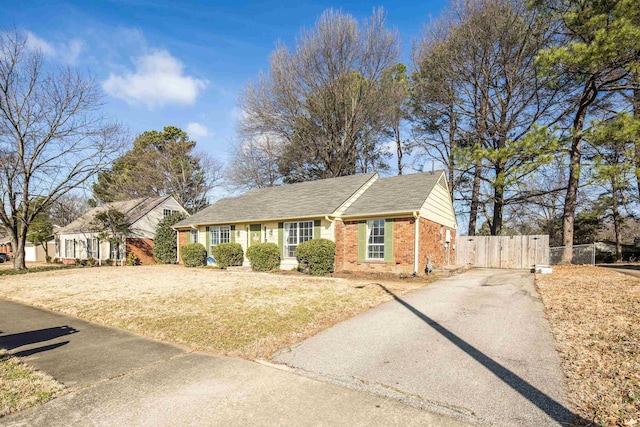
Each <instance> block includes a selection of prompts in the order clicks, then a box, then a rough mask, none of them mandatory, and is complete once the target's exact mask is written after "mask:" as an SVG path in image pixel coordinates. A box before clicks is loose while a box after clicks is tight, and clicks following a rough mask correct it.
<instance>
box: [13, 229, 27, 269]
mask: <svg viewBox="0 0 640 427" xmlns="http://www.w3.org/2000/svg"><path fill="white" fill-rule="evenodd" d="M15 240H16V241H15V242H14V238H13V237H12V238H11V244H12V245H13V247H14V248H15V251H14V252H13V269H14V270H26V269H27V265H26V264H25V260H24V247H25V245H26V243H27V232H26V230H19V231H18V235H17V238H16V239H15Z"/></svg>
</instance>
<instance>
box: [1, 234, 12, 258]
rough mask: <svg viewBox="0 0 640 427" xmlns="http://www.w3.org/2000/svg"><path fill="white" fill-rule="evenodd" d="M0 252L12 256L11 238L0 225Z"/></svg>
mask: <svg viewBox="0 0 640 427" xmlns="http://www.w3.org/2000/svg"><path fill="white" fill-rule="evenodd" d="M0 253H3V254H7V255H9V256H11V258H13V248H12V247H11V239H10V238H9V233H7V232H6V231H5V230H4V229H3V228H2V227H0Z"/></svg>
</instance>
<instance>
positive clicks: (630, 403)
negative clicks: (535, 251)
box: [536, 266, 640, 426]
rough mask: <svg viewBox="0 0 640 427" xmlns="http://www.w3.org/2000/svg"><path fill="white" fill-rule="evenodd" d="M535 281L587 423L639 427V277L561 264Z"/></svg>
mask: <svg viewBox="0 0 640 427" xmlns="http://www.w3.org/2000/svg"><path fill="white" fill-rule="evenodd" d="M536 284H537V287H538V291H539V293H540V295H541V297H542V301H543V302H544V305H545V307H546V312H547V316H548V318H549V321H550V322H551V326H552V329H553V333H554V335H555V338H556V342H557V346H558V351H559V352H560V355H561V357H562V364H563V368H564V371H565V374H566V376H567V388H568V390H567V391H568V397H569V399H570V401H571V403H572V405H573V406H574V408H575V409H576V410H577V412H578V414H579V415H580V416H581V417H582V418H583V419H585V420H586V422H582V424H583V425H586V424H588V422H593V423H595V424H597V425H620V426H640V279H637V278H634V277H631V276H627V275H623V274H620V273H617V272H615V271H612V270H608V269H605V268H600V267H591V266H562V267H554V271H553V273H552V274H550V275H537V277H536Z"/></svg>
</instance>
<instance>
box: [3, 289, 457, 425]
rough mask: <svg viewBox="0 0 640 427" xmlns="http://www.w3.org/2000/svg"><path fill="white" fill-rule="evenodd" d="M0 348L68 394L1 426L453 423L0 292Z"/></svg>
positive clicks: (290, 374) (436, 416)
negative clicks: (35, 305) (16, 300)
mask: <svg viewBox="0 0 640 427" xmlns="http://www.w3.org/2000/svg"><path fill="white" fill-rule="evenodd" d="M0 348H3V349H7V350H8V351H9V352H10V353H12V354H16V355H19V356H22V357H24V358H25V361H26V362H28V363H29V364H31V365H33V366H35V367H36V368H37V369H40V370H42V371H45V372H47V373H49V374H51V375H52V376H53V377H55V378H56V379H57V380H58V381H60V382H62V383H64V384H65V385H66V386H67V387H68V390H67V393H66V394H64V395H63V396H61V397H58V398H56V399H54V400H52V401H50V402H48V403H45V404H43V405H40V406H36V407H33V408H31V409H28V410H26V411H23V412H20V413H17V414H13V415H9V416H7V417H4V418H0V425H2V426H47V427H55V426H87V425H90V426H114V425H136V426H176V425H178V426H182V425H189V426H194V425H195V426H198V425H202V426H210V425H285V426H286V425H291V426H294V425H295V426H299V425H345V426H346V425H348V426H357V425H362V426H365V425H367V426H377V425H379V426H382V425H385V426H386V425H402V426H405V425H407V426H413V425H415V426H460V425H463V424H462V423H461V422H460V421H459V420H456V419H453V418H449V417H445V416H442V415H437V414H431V413H429V412H426V411H422V410H419V409H416V408H413V407H410V406H406V405H403V404H402V403H400V402H397V401H395V400H391V399H386V398H382V397H379V396H374V395H372V394H368V393H365V392H362V391H356V390H352V389H347V388H343V387H339V386H336V385H332V384H327V383H325V382H320V381H315V380H312V379H309V378H306V377H302V376H299V375H296V374H294V373H291V372H285V371H282V370H279V369H274V368H272V367H269V366H264V365H261V364H257V363H253V362H248V361H245V360H240V359H231V358H223V357H215V356H210V355H205V354H201V353H190V352H187V351H186V350H185V349H183V348H180V347H176V346H173V345H169V344H165V343H160V342H157V341H152V340H148V339H145V338H141V337H139V336H136V335H133V334H129V333H126V332H123V331H119V330H115V329H111V328H106V327H102V326H98V325H95V324H92V323H88V322H84V321H81V320H78V319H75V318H71V317H67V316H63V315H60V314H56V313H52V312H49V311H45V310H40V309H36V308H33V307H29V306H25V305H21V304H17V303H13V302H9V301H4V300H0Z"/></svg>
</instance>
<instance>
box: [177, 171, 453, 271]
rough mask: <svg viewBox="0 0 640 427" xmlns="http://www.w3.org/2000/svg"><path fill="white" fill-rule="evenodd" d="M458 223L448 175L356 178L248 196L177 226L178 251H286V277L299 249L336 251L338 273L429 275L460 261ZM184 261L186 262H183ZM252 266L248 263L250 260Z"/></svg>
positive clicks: (221, 203)
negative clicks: (329, 244)
mask: <svg viewBox="0 0 640 427" xmlns="http://www.w3.org/2000/svg"><path fill="white" fill-rule="evenodd" d="M456 228H457V223H456V217H455V213H454V210H453V203H452V201H451V197H450V196H449V190H448V184H447V181H446V177H445V174H444V172H443V171H435V172H427V173H417V174H411V175H401V176H394V177H388V178H380V177H379V176H378V174H377V173H369V174H360V175H352V176H346V177H340V178H331V179H324V180H318V181H310V182H302V183H298V184H291V185H283V186H279V187H269V188H264V189H257V190H252V191H249V192H247V193H245V194H243V195H241V196H238V197H232V198H227V199H222V200H220V201H218V202H216V203H214V204H213V205H211V206H209V207H207V208H206V209H203V210H202V211H200V212H198V213H196V214H194V215H193V216H191V217H189V218H187V219H185V220H183V221H180V222H179V223H177V224H176V225H174V229H176V230H177V231H178V247H180V246H182V245H184V244H185V243H189V242H199V243H202V244H203V245H204V246H205V248H206V249H207V252H208V253H209V255H211V248H212V247H213V246H215V245H217V244H219V243H224V242H237V243H240V244H241V245H242V248H243V250H244V251H245V253H246V250H247V248H248V247H249V246H251V245H252V244H254V243H258V242H272V243H275V244H277V245H278V247H279V248H280V254H281V256H282V263H281V265H280V268H281V269H291V268H295V267H297V261H296V258H295V249H296V247H297V245H298V244H300V243H302V242H304V241H306V240H309V239H316V238H325V239H330V240H333V241H334V242H335V243H336V262H335V270H336V271H379V272H392V273H398V274H413V273H415V274H424V273H425V270H426V267H427V264H428V263H429V262H431V263H432V264H433V266H434V267H441V266H446V265H449V264H451V263H452V262H453V260H454V259H455V253H454V251H455V238H456ZM178 258H180V256H179V255H178ZM245 264H246V265H248V260H246V259H245Z"/></svg>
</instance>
